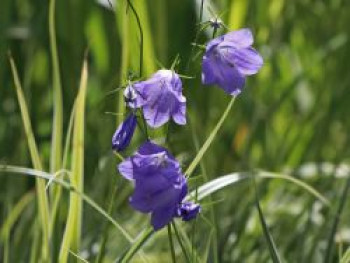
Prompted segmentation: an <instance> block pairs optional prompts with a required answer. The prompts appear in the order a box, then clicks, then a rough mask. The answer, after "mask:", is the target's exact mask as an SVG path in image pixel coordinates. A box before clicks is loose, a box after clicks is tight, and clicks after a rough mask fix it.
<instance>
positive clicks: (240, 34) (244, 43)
mask: <svg viewBox="0 0 350 263" xmlns="http://www.w3.org/2000/svg"><path fill="white" fill-rule="evenodd" d="M224 42H232V43H234V45H235V46H236V47H237V48H245V47H249V46H251V45H252V44H253V42H254V40H253V34H252V31H251V30H250V29H249V28H243V29H240V30H237V31H233V32H230V33H227V34H226V35H224Z"/></svg>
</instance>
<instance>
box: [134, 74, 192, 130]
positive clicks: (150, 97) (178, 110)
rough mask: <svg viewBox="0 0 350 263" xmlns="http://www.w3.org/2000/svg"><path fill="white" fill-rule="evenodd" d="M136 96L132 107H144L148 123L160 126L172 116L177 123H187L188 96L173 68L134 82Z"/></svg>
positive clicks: (152, 125) (154, 126)
mask: <svg viewBox="0 0 350 263" xmlns="http://www.w3.org/2000/svg"><path fill="white" fill-rule="evenodd" d="M132 88H133V89H134V91H135V94H136V98H135V99H134V101H133V103H132V104H130V107H133V108H139V107H142V109H143V113H144V117H145V120H146V122H147V124H148V125H149V126H151V127H153V128H157V127H160V126H161V125H163V124H165V123H166V122H168V121H169V119H170V118H172V119H173V120H174V122H176V123H177V124H180V125H185V124H186V98H185V97H184V96H183V95H182V82H181V79H180V77H179V75H178V74H176V73H175V72H174V71H172V70H165V69H163V70H158V71H157V72H156V73H155V74H154V75H153V76H152V77H151V78H149V79H147V80H145V81H141V82H137V83H134V84H133V85H132Z"/></svg>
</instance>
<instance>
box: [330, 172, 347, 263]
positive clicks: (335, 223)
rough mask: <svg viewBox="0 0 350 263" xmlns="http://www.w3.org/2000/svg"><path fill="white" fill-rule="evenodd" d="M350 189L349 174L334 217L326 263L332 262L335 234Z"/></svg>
mask: <svg viewBox="0 0 350 263" xmlns="http://www.w3.org/2000/svg"><path fill="white" fill-rule="evenodd" d="M349 188H350V175H349V174H348V178H347V180H346V184H345V186H344V190H343V192H342V194H341V197H340V201H339V206H338V209H337V213H336V215H335V217H334V221H333V224H332V228H331V232H330V233H329V237H328V244H327V250H326V254H325V257H324V262H325V263H328V262H331V258H332V253H333V242H334V236H335V233H336V232H337V227H338V225H339V221H340V217H341V214H342V212H343V210H344V206H345V203H346V200H347V196H348V193H349Z"/></svg>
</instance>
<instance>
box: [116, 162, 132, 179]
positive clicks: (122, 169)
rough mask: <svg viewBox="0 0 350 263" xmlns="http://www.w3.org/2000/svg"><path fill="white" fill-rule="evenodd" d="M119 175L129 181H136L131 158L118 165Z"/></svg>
mask: <svg viewBox="0 0 350 263" xmlns="http://www.w3.org/2000/svg"><path fill="white" fill-rule="evenodd" d="M118 171H119V173H120V174H121V175H122V176H123V177H124V178H126V179H128V180H133V179H134V166H133V163H132V161H131V158H127V159H125V160H124V161H123V162H121V163H120V164H119V165H118Z"/></svg>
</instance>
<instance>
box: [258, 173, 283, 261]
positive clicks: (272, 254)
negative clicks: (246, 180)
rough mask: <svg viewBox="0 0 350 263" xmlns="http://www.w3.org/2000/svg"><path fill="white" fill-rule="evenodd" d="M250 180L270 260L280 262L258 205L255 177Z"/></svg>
mask: <svg viewBox="0 0 350 263" xmlns="http://www.w3.org/2000/svg"><path fill="white" fill-rule="evenodd" d="M252 180H253V184H254V189H255V204H256V208H257V210H258V213H259V219H260V223H261V226H262V228H263V231H264V235H265V238H266V241H267V244H268V246H269V251H270V255H271V258H272V261H273V262H274V263H280V262H281V259H280V256H279V254H278V251H277V248H276V245H275V242H274V241H273V238H272V235H271V233H270V231H269V228H268V226H267V224H266V221H265V218H264V214H263V212H262V210H261V207H260V203H259V197H258V191H257V187H256V183H255V179H254V178H252Z"/></svg>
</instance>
